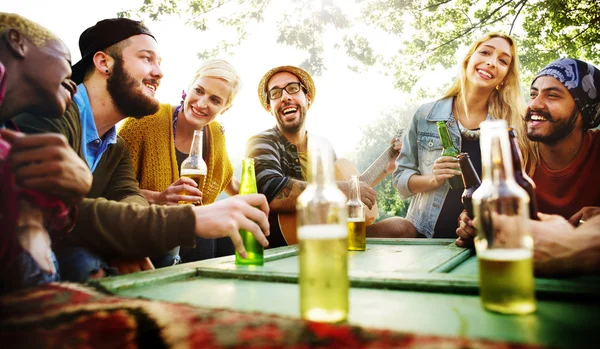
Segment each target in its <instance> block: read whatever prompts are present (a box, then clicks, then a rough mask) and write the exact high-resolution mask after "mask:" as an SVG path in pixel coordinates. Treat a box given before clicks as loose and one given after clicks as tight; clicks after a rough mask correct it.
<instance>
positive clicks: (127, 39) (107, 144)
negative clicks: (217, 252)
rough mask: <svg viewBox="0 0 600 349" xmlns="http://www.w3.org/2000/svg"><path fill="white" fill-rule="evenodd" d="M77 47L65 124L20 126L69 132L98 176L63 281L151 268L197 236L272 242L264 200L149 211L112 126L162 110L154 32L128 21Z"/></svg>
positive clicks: (64, 245) (103, 28) (94, 33)
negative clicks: (113, 269) (244, 231)
mask: <svg viewBox="0 0 600 349" xmlns="http://www.w3.org/2000/svg"><path fill="white" fill-rule="evenodd" d="M79 47H80V50H81V54H82V59H81V60H80V61H79V62H78V63H77V64H75V65H74V66H73V80H74V81H75V82H77V83H78V84H79V85H78V92H77V94H76V95H75V97H74V103H72V104H71V106H70V107H69V108H68V110H67V112H66V113H65V115H64V117H63V118H61V119H59V120H52V121H45V120H43V121H40V120H37V119H36V118H35V117H33V116H31V115H23V116H21V117H19V118H18V119H17V123H18V124H19V126H20V127H21V129H22V130H24V131H25V132H58V133H62V134H64V135H65V136H66V137H67V139H68V140H69V142H70V144H71V146H72V147H73V148H74V149H75V151H77V152H78V153H79V155H80V156H81V157H82V158H83V159H85V160H86V162H87V164H88V166H89V167H90V169H91V170H92V172H93V176H94V180H93V184H92V189H91V191H90V193H89V194H88V198H90V199H86V200H84V202H83V203H82V204H81V205H80V207H79V219H78V221H77V224H76V225H75V228H74V230H73V233H72V234H71V236H70V238H69V239H68V240H65V241H62V242H61V243H60V246H58V247H57V249H56V254H57V257H58V260H59V265H60V268H61V275H62V276H63V278H64V279H67V280H74V281H85V280H86V279H87V278H89V277H90V275H93V276H103V275H104V274H105V272H106V271H108V270H110V269H109V268H108V267H107V265H106V263H105V262H104V261H105V260H114V259H117V260H120V265H121V266H122V268H121V272H123V271H137V270H141V269H147V268H152V265H151V263H150V262H149V260H148V259H147V258H145V257H146V256H149V255H150V256H160V255H163V254H165V252H166V251H167V250H168V249H170V248H174V247H176V246H180V245H183V246H186V245H192V244H193V240H194V239H193V237H194V235H198V236H200V237H205V238H215V237H221V236H229V237H230V238H232V240H233V242H234V245H236V249H237V250H238V251H241V250H243V245H241V238H240V236H239V233H238V228H239V227H240V226H247V227H249V228H250V229H248V230H250V231H252V232H253V233H254V234H255V235H256V236H257V237H258V239H259V241H262V242H263V243H265V244H266V243H267V242H266V238H265V237H264V235H263V232H266V233H267V234H268V223H267V221H266V216H265V214H264V212H268V207H267V204H266V201H265V199H264V197H263V196H262V195H258V196H244V197H233V198H230V199H227V200H223V201H222V202H219V203H216V204H214V205H207V206H202V207H196V208H193V207H192V206H182V207H175V208H169V207H158V206H151V207H147V206H148V202H147V201H146V199H145V198H144V196H143V195H142V194H141V192H140V189H139V187H138V183H137V181H136V180H135V177H134V171H133V168H132V166H131V160H130V156H129V153H128V152H127V149H126V146H125V144H124V141H123V140H122V139H121V138H120V137H118V136H117V133H116V128H115V125H116V123H117V122H119V121H121V120H123V119H124V118H126V117H127V116H134V117H142V116H145V115H151V114H153V113H155V112H156V111H157V109H158V107H159V102H158V101H157V100H156V99H155V98H154V93H155V91H156V89H157V88H158V85H159V83H160V79H161V78H162V75H163V74H162V71H161V70H160V61H161V58H160V52H159V48H158V44H157V43H156V40H155V39H154V37H153V36H152V34H151V33H150V31H149V30H148V28H146V27H145V26H144V25H143V24H142V23H141V22H137V21H133V20H130V19H125V18H119V19H107V20H102V21H100V22H98V23H96V25H94V26H92V27H90V28H88V29H87V30H86V31H84V32H83V33H82V34H81V37H80V40H79ZM253 206H254V207H261V209H262V210H263V211H264V212H260V211H259V210H256V209H254V207H253ZM254 222H257V223H254ZM244 253H245V252H244Z"/></svg>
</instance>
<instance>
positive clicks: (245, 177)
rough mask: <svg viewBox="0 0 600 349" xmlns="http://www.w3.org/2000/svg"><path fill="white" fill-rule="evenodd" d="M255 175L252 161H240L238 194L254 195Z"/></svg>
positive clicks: (246, 159) (249, 159) (248, 159)
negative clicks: (240, 170)
mask: <svg viewBox="0 0 600 349" xmlns="http://www.w3.org/2000/svg"><path fill="white" fill-rule="evenodd" d="M255 193H257V189H256V175H255V173H254V159H252V158H245V159H242V179H241V181H240V194H242V195H244V194H255Z"/></svg>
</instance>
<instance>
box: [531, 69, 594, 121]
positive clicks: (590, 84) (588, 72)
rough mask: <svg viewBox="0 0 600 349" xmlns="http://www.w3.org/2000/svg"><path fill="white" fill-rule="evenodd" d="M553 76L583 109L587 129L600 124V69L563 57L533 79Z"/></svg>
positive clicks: (581, 109) (582, 114)
mask: <svg viewBox="0 0 600 349" xmlns="http://www.w3.org/2000/svg"><path fill="white" fill-rule="evenodd" d="M540 76H552V77H553V78H555V79H556V80H558V81H560V82H561V83H562V84H563V85H565V87H566V88H567V90H569V92H570V93H571V96H573V99H574V100H575V103H576V104H577V107H579V110H580V111H581V116H582V117H583V124H584V128H585V129H590V128H594V127H596V126H598V124H600V71H598V68H596V67H594V66H593V65H591V64H589V63H586V62H584V61H580V60H578V59H572V58H561V59H557V60H555V61H554V62H552V63H550V64H548V65H547V66H546V67H545V68H544V69H542V71H540V73H539V74H538V75H537V76H536V77H535V79H533V82H532V83H531V84H532V85H533V83H534V82H535V80H537V78H539V77H540Z"/></svg>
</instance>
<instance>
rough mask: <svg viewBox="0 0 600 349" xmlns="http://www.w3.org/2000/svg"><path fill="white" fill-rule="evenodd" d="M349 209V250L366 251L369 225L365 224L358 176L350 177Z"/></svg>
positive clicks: (347, 203) (347, 204)
mask: <svg viewBox="0 0 600 349" xmlns="http://www.w3.org/2000/svg"><path fill="white" fill-rule="evenodd" d="M346 206H347V207H348V250H350V251H364V250H365V249H366V248H367V225H366V224H365V205H363V203H362V201H360V182H359V180H358V175H353V176H350V199H349V200H348V202H346Z"/></svg>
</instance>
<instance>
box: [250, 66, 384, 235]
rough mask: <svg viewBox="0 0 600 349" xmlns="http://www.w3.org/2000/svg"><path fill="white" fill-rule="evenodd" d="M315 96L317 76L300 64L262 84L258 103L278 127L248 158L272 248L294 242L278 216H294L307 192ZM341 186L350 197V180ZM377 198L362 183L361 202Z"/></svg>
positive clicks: (254, 144)
mask: <svg viewBox="0 0 600 349" xmlns="http://www.w3.org/2000/svg"><path fill="white" fill-rule="evenodd" d="M315 96H316V88H315V84H314V82H313V79H312V78H311V76H310V75H309V74H308V73H307V72H306V71H304V70H302V69H300V68H297V67H294V66H280V67H277V68H273V69H271V70H269V71H268V72H267V73H266V74H265V75H264V76H263V77H262V79H261V80H260V82H259V84H258V99H259V101H260V103H261V105H262V106H263V108H264V109H265V110H266V111H268V112H269V113H271V114H272V115H273V116H274V117H275V120H276V121H277V125H276V126H275V127H273V128H271V129H269V130H266V131H263V132H261V133H259V134H257V135H255V136H253V137H252V138H250V139H249V140H248V143H247V148H246V156H247V157H251V158H254V160H255V167H256V181H257V187H258V191H259V193H262V194H264V195H265V196H266V197H267V200H268V201H269V207H270V209H271V214H270V215H269V221H270V223H271V224H270V226H271V235H270V237H269V246H271V247H278V246H286V245H288V244H291V243H293V240H292V241H291V242H290V241H287V240H286V239H287V238H286V237H285V235H284V234H282V232H281V231H280V230H279V229H277V228H278V226H279V224H278V221H277V214H279V213H282V212H288V213H289V212H294V211H295V209H296V199H297V198H298V196H299V195H300V194H301V193H302V191H303V190H304V189H305V188H306V178H307V176H306V171H307V170H306V167H307V166H306V164H307V145H308V136H309V133H308V132H307V130H306V126H305V121H306V113H307V112H308V110H309V109H310V107H311V105H312V103H313V102H314V100H315ZM338 187H339V188H340V190H342V191H343V192H344V193H345V194H346V195H348V193H349V184H348V182H344V181H338ZM376 196H377V194H376V192H375V191H374V190H373V189H372V188H371V187H369V186H368V185H367V184H366V183H362V182H361V200H362V201H363V203H364V204H365V205H366V206H367V207H369V208H371V207H372V206H373V205H374V204H375V199H376Z"/></svg>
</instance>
